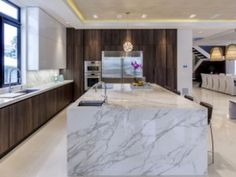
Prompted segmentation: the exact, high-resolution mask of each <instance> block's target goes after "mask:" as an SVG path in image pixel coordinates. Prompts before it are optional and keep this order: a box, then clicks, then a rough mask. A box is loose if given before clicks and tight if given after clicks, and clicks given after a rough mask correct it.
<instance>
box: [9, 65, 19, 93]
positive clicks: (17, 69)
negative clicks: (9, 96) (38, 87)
mask: <svg viewBox="0 0 236 177" xmlns="http://www.w3.org/2000/svg"><path fill="white" fill-rule="evenodd" d="M13 71H16V72H17V73H19V81H20V83H21V81H22V77H21V70H20V69H19V68H13V69H11V70H10V74H9V93H11V92H12V83H11V80H12V78H11V77H12V72H13ZM21 90H22V85H21Z"/></svg>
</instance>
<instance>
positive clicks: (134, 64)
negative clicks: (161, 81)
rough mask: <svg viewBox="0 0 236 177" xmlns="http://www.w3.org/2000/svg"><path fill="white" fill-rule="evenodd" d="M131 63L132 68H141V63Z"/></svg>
mask: <svg viewBox="0 0 236 177" xmlns="http://www.w3.org/2000/svg"><path fill="white" fill-rule="evenodd" d="M131 65H132V66H133V68H134V70H137V69H139V68H142V65H141V64H138V63H137V62H136V61H134V62H131Z"/></svg>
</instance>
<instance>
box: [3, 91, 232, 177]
mask: <svg viewBox="0 0 236 177" xmlns="http://www.w3.org/2000/svg"><path fill="white" fill-rule="evenodd" d="M193 96H194V97H195V100H196V101H198V102H199V101H200V100H202V101H205V102H208V103H210V104H213V106H214V111H213V121H212V123H213V131H214V138H215V164H214V165H210V166H209V174H208V177H235V176H236V121H234V120H231V119H229V118H228V104H229V103H228V102H229V100H230V99H232V100H235V101H236V97H231V96H228V95H225V94H221V93H217V92H213V91H209V90H206V89H200V88H195V89H194V91H193ZM209 150H210V146H209ZM210 158H211V154H210V153H209V161H210ZM0 177H67V175H66V111H65V110H64V111H62V112H61V113H60V114H58V115H57V116H56V117H55V118H54V119H52V120H51V121H50V122H49V123H48V124H47V125H46V126H44V127H42V128H41V129H40V130H39V131H38V132H36V133H35V134H33V135H32V136H31V137H30V138H28V139H27V140H26V141H25V142H24V143H22V144H21V145H20V146H18V148H17V149H15V150H14V151H13V152H12V153H10V154H9V155H8V156H6V157H5V158H4V159H2V160H1V161H0Z"/></svg>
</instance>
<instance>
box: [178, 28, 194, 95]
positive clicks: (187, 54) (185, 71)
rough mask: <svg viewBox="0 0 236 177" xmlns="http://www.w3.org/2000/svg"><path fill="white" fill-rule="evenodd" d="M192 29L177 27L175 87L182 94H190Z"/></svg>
mask: <svg viewBox="0 0 236 177" xmlns="http://www.w3.org/2000/svg"><path fill="white" fill-rule="evenodd" d="M192 36H193V34H192V30H185V29H178V35H177V88H178V90H179V91H180V92H181V93H182V94H184V95H191V94H192V70H193V69H192V66H193V65H192V62H193V59H192V58H193V56H192V46H193V38H192Z"/></svg>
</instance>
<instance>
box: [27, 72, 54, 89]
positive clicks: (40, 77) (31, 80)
mask: <svg viewBox="0 0 236 177" xmlns="http://www.w3.org/2000/svg"><path fill="white" fill-rule="evenodd" d="M55 75H56V76H58V75H59V70H41V71H28V72H27V76H26V77H27V78H26V80H27V87H36V86H39V85H43V84H47V83H50V82H53V81H54V77H55Z"/></svg>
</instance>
